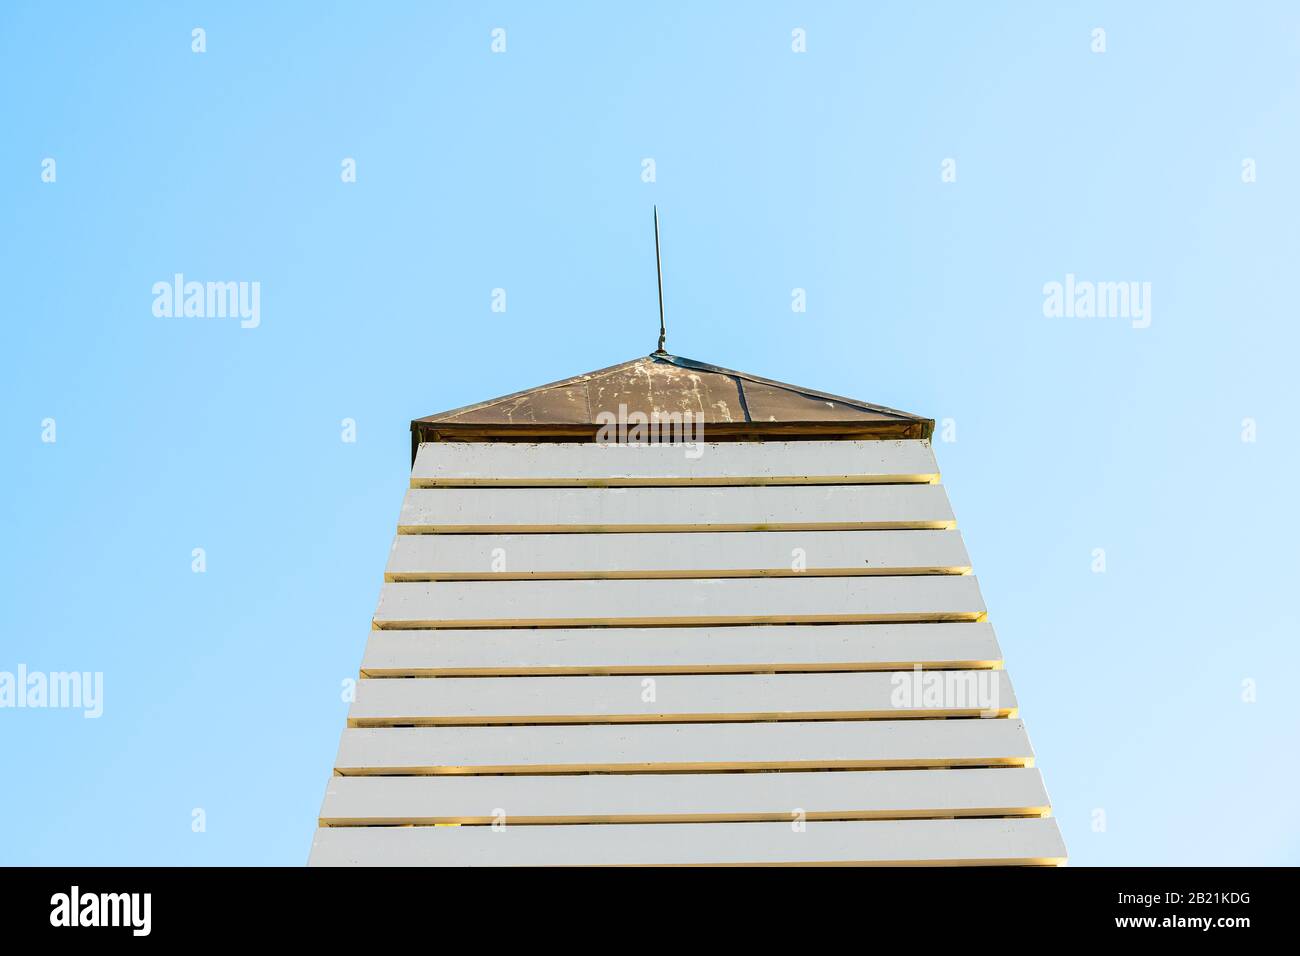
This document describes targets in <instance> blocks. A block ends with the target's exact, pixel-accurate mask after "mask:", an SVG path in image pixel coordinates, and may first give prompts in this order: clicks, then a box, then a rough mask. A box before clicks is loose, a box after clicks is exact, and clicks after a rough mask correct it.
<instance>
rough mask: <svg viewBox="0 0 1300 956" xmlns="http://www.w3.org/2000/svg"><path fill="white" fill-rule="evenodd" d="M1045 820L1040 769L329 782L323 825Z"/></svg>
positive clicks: (353, 779) (347, 779) (333, 779)
mask: <svg viewBox="0 0 1300 956" xmlns="http://www.w3.org/2000/svg"><path fill="white" fill-rule="evenodd" d="M796 810H798V811H801V812H802V813H803V814H804V815H805V817H806V819H809V820H817V819H834V820H851V819H860V820H866V819H905V818H919V817H940V816H984V817H987V816H1043V815H1045V814H1046V813H1047V812H1048V800H1047V792H1046V791H1045V790H1044V789H1043V781H1042V777H1041V776H1040V775H1039V772H1038V771H1037V770H1035V769H1028V768H1024V769H1019V768H1011V767H1003V768H997V769H992V770H979V769H962V770H843V771H841V770H834V771H820V772H816V773H806V772H790V773H713V774H680V773H679V774H639V775H635V776H631V775H626V774H572V775H562V776H549V777H546V776H536V777H524V776H498V777H451V776H442V777H331V778H330V782H329V785H328V786H327V787H326V789H325V803H324V805H323V806H322V807H321V812H320V822H321V825H322V826H373V825H381V826H392V825H427V824H432V823H459V824H490V823H493V822H497V823H498V825H500V824H501V823H504V824H505V825H507V826H509V825H514V824H546V823H577V822H583V823H663V822H688V821H694V822H709V821H724V820H791V819H793V814H794V813H795V811H796Z"/></svg>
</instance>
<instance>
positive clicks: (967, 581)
mask: <svg viewBox="0 0 1300 956" xmlns="http://www.w3.org/2000/svg"><path fill="white" fill-rule="evenodd" d="M984 610H985V609H984V601H983V599H982V598H981V597H980V591H979V584H978V582H977V581H976V580H975V578H974V577H973V576H971V575H926V576H914V577H849V578H824V577H799V578H698V579H667V580H644V581H397V582H390V583H388V584H385V585H384V586H383V589H382V590H381V592H380V596H379V607H378V608H377V609H376V611H375V617H374V624H375V626H376V627H523V626H527V627H562V626H565V625H573V626H584V625H606V624H622V625H633V624H635V625H652V624H809V623H821V622H827V623H829V622H835V621H842V622H867V621H970V620H978V619H979V618H980V617H981V616H982V615H983V614H984Z"/></svg>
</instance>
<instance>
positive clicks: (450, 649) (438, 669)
mask: <svg viewBox="0 0 1300 956" xmlns="http://www.w3.org/2000/svg"><path fill="white" fill-rule="evenodd" d="M1001 661H1002V652H1001V650H1000V649H999V647H998V642H997V638H996V636H995V635H994V633H993V626H992V625H991V624H988V623H974V622H958V623H945V624H804V625H799V624H790V625H765V624H760V625H754V626H749V627H671V628H616V627H587V628H553V629H550V628H548V629H546V630H536V629H532V628H511V629H506V630H486V629H483V630H452V629H446V630H437V631H413V630H379V631H371V632H370V637H369V639H368V641H367V642H366V653H365V658H364V660H363V661H362V664H361V671H362V674H363V675H364V676H368V677H389V676H391V677H417V676H449V677H455V676H462V677H465V676H474V675H492V674H514V675H524V674H617V673H628V674H654V673H663V674H671V673H692V672H695V673H700V672H725V671H734V672H739V673H744V672H754V671H822V670H844V671H865V670H903V669H908V668H911V667H912V665H913V664H921V665H922V666H924V667H927V668H932V667H936V666H940V667H964V668H977V667H993V666H999V665H1000V664H1001Z"/></svg>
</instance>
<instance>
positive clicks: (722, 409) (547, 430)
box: [411, 353, 934, 451]
mask: <svg viewBox="0 0 1300 956" xmlns="http://www.w3.org/2000/svg"><path fill="white" fill-rule="evenodd" d="M620 411H621V413H622V415H623V416H626V415H628V414H631V413H643V414H645V415H647V416H649V417H651V418H655V417H658V418H661V419H662V418H666V417H669V416H674V415H684V414H689V415H690V416H691V418H690V419H689V421H691V422H692V423H695V422H699V423H701V424H702V425H703V427H704V428H705V429H706V430H707V432H706V433H707V435H708V437H709V438H710V440H718V439H724V440H725V439H729V438H731V437H746V436H748V437H751V438H756V439H759V440H761V439H762V438H763V437H764V436H765V435H767V434H772V435H780V436H781V437H786V438H791V437H795V438H797V437H800V436H801V435H806V436H809V437H814V436H821V437H830V436H849V435H858V436H863V437H877V438H928V437H930V434H931V433H932V432H933V430H934V421H933V420H932V419H928V418H923V417H921V416H918V415H912V414H909V413H907V412H902V411H898V410H897V409H893V408H886V407H885V406H882V405H874V404H871V403H869V402H862V401H858V400H857V399H852V398H844V397H843V396H839V395H831V394H828V393H826V392H820V391H817V390H815V389H808V388H801V387H799V386H795V385H788V384H785V383H783V382H775V381H772V380H770V379H765V378H761V377H759V376H756V375H750V374H748V373H746V372H737V371H734V370H732V369H726V368H721V367H719V366H715V365H708V364H706V363H704V362H696V361H694V360H692V359H686V358H681V357H679V356H676V355H669V354H667V353H654V354H652V355H647V356H645V357H643V358H638V359H634V360H632V361H630V362H624V363H622V364H621V365H615V366H612V367H610V368H606V369H600V370H599V371H595V372H588V373H587V374H585V375H578V376H575V377H573V378H567V379H562V380H560V381H558V382H552V383H550V384H549V385H541V386H538V387H536V388H531V389H527V390H525V391H522V392H515V393H514V394H511V395H504V396H502V397H500V398H495V399H492V400H490V401H486V402H479V403H477V404H474V405H466V406H464V407H462V408H455V409H451V410H450V411H446V412H442V413H440V414H437V415H429V416H427V417H425V418H419V419H416V420H415V421H413V422H412V423H411V430H412V437H413V451H414V448H415V447H418V445H419V443H420V442H423V441H436V440H440V439H448V438H450V439H457V438H460V439H466V440H475V439H481V438H491V437H506V436H510V435H523V434H528V433H539V432H540V433H542V434H547V435H553V436H565V437H571V438H572V437H578V438H583V437H586V438H594V437H595V435H596V431H597V429H598V428H599V426H600V424H601V421H602V419H601V416H602V415H613V416H619V415H620Z"/></svg>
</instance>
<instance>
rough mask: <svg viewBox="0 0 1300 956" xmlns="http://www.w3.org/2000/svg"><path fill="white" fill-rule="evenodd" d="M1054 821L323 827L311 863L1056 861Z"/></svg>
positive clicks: (1060, 851) (1061, 849)
mask: <svg viewBox="0 0 1300 956" xmlns="http://www.w3.org/2000/svg"><path fill="white" fill-rule="evenodd" d="M1064 857H1065V845H1064V844H1063V843H1062V841H1061V834H1060V831H1059V830H1058V829H1057V826H1056V821H1055V820H1052V819H1050V818H1049V819H1016V818H1012V819H992V820H864V821H844V820H834V821H828V822H821V821H811V822H809V823H808V824H807V825H806V827H805V828H804V829H802V830H796V829H795V828H794V827H792V826H791V825H790V824H789V823H650V824H608V825H605V826H589V825H577V826H574V825H564V824H562V825H558V826H516V827H511V826H508V825H507V826H506V827H505V828H504V829H503V830H501V831H494V830H493V829H492V828H491V827H481V826H480V827H399V828H394V827H324V828H322V829H320V830H317V831H316V839H315V840H314V841H313V844H312V857H311V859H312V863H313V864H315V865H317V866H428V865H441V866H449V865H450V866H545V865H547V864H554V863H555V862H556V861H557V860H562V861H564V862H565V863H566V864H569V865H577V866H627V865H641V866H663V865H669V866H671V865H681V864H687V865H690V864H695V865H701V864H702V865H712V866H727V865H731V866H763V865H778V866H779V865H805V866H807V865H815V864H841V865H843V864H858V865H876V866H882V865H895V866H897V865H908V864H913V865H915V864H918V863H930V864H934V863H941V864H948V865H956V866H979V865H989V864H1039V865H1042V864H1055V863H1060V862H1062V860H1063V859H1064Z"/></svg>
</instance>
